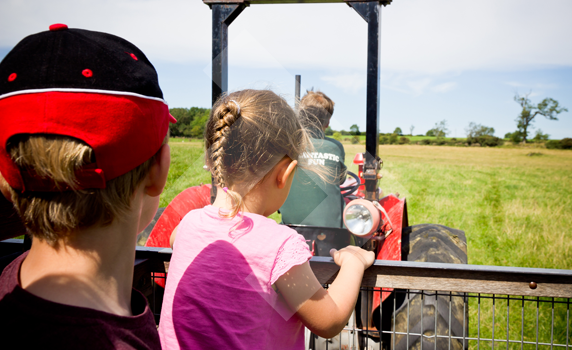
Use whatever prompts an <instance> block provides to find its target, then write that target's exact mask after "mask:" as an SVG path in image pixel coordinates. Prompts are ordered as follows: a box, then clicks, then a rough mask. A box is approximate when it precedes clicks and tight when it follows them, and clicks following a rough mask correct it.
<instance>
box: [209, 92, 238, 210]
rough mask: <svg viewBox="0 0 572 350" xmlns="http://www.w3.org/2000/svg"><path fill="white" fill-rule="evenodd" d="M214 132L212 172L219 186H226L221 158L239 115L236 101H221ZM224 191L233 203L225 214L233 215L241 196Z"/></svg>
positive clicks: (233, 192) (216, 114) (215, 117)
mask: <svg viewBox="0 0 572 350" xmlns="http://www.w3.org/2000/svg"><path fill="white" fill-rule="evenodd" d="M213 117H214V128H215V133H214V137H213V143H212V145H211V149H212V151H213V152H212V154H211V157H210V158H211V161H212V167H211V170H212V173H213V176H214V178H215V180H216V182H217V185H218V186H219V187H220V188H226V186H227V183H226V181H225V175H224V172H223V168H224V166H223V158H224V155H225V146H226V145H227V144H228V138H229V136H230V131H231V127H232V125H233V124H234V123H235V122H236V120H237V119H238V118H239V117H240V106H239V105H238V103H237V102H236V101H231V100H226V101H223V102H222V103H221V104H220V106H219V108H217V109H216V110H215V111H214V113H213ZM225 192H226V193H227V194H228V195H229V196H230V197H231V199H232V201H233V203H234V205H233V210H232V211H231V212H230V213H228V214H227V215H225V216H229V217H234V216H236V214H237V213H238V212H239V211H240V209H242V196H241V195H240V194H239V193H238V192H235V191H232V190H230V189H228V188H227V189H226V190H225Z"/></svg>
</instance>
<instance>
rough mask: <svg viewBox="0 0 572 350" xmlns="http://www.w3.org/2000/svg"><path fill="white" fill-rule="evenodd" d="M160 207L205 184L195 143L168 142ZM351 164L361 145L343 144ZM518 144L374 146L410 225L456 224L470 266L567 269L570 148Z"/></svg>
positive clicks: (387, 189) (571, 213) (386, 186)
mask: <svg viewBox="0 0 572 350" xmlns="http://www.w3.org/2000/svg"><path fill="white" fill-rule="evenodd" d="M170 145H171V169H170V171H169V177H168V179H167V186H166V189H165V191H164V193H163V194H162V195H161V204H160V205H161V206H166V205H167V204H168V203H169V202H170V201H171V200H172V199H173V198H174V197H175V196H176V195H177V194H178V193H180V192H181V191H182V190H184V189H185V188H187V187H190V186H196V185H199V184H201V183H210V173H209V172H208V171H205V170H204V169H203V168H202V167H203V165H204V161H203V150H202V143H201V142H200V141H189V140H185V142H177V141H176V140H171V143H170ZM344 147H345V149H346V163H347V165H348V167H349V169H350V170H353V171H354V172H357V167H356V166H355V165H353V164H351V161H352V160H353V157H354V155H355V154H356V153H358V152H363V150H364V146H363V145H350V144H346V145H345V146H344ZM529 153H530V150H528V149H520V148H464V147H463V148H459V147H446V146H439V147H437V146H422V147H421V146H401V145H399V146H398V145H383V146H380V152H379V154H380V156H381V158H382V159H383V160H384V167H383V169H382V171H381V173H382V174H383V179H382V180H380V182H379V185H380V187H381V188H382V190H383V191H384V193H385V194H389V193H394V192H398V193H400V194H401V195H402V196H404V197H406V198H407V206H408V208H407V209H408V212H409V220H410V224H412V225H413V224H421V223H438V224H442V225H446V226H450V227H455V228H459V229H462V230H464V231H465V232H466V235H467V243H468V246H469V254H468V255H469V263H471V264H481V265H502V266H521V267H542V268H560V269H570V268H572V232H570V230H569V227H570V223H572V176H570V171H571V170H572V152H570V151H561V150H545V149H543V150H540V151H539V152H536V153H541V155H536V156H534V157H531V156H527V154H529Z"/></svg>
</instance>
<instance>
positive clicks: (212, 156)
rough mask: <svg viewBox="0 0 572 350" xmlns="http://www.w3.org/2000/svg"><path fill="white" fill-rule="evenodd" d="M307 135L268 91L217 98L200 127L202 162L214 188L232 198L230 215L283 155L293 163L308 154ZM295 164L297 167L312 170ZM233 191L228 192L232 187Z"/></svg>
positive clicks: (287, 109)
mask: <svg viewBox="0 0 572 350" xmlns="http://www.w3.org/2000/svg"><path fill="white" fill-rule="evenodd" d="M312 148H313V147H312V143H311V141H310V138H309V136H308V132H307V131H306V129H305V128H304V127H303V126H302V123H301V122H300V120H299V119H298V116H297V115H296V113H295V112H294V110H293V109H292V108H291V107H290V106H289V105H288V103H287V102H286V101H285V100H284V99H283V98H282V97H280V96H278V95H276V94H275V93H274V92H272V91H270V90H242V91H237V92H233V93H231V94H229V95H226V96H222V97H221V98H220V99H219V100H218V101H217V102H216V103H215V105H214V106H213V109H212V110H211V114H210V116H209V120H208V122H207V125H206V128H205V150H206V156H205V160H206V162H207V165H208V166H209V167H210V169H211V172H212V175H213V178H214V181H215V183H216V185H217V186H219V187H220V188H222V189H225V188H226V189H225V191H226V193H227V195H228V196H229V197H230V198H231V199H232V210H231V211H230V213H228V214H227V215H225V216H227V217H234V216H236V215H237V213H238V212H239V211H241V210H243V206H244V204H243V203H244V200H243V197H244V196H247V195H248V193H249V192H250V190H251V189H252V188H254V186H256V185H257V184H258V183H259V182H260V181H261V180H262V179H263V178H264V176H266V174H268V172H269V171H271V170H272V168H274V166H276V164H278V162H279V161H280V160H281V159H283V158H284V157H285V156H288V157H290V159H292V160H298V159H299V158H300V156H301V155H302V154H303V153H304V152H307V151H309V150H311V149H312ZM305 164H306V162H298V167H301V168H306V169H308V170H309V171H314V169H312V168H310V167H306V166H305ZM231 188H232V189H231Z"/></svg>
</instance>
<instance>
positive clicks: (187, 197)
mask: <svg viewBox="0 0 572 350" xmlns="http://www.w3.org/2000/svg"><path fill="white" fill-rule="evenodd" d="M210 192H211V185H210V184H208V185H200V186H193V187H190V188H187V189H186V190H184V191H183V192H181V193H179V194H178V195H177V196H176V197H175V198H173V200H172V201H171V203H169V205H168V206H167V208H165V211H164V212H163V214H162V215H161V217H160V218H159V220H157V224H155V227H154V228H153V230H152V231H151V233H150V234H149V238H148V239H147V242H146V243H145V246H146V247H165V248H168V247H170V243H169V240H170V238H171V233H172V232H173V230H174V229H175V227H177V226H178V225H179V223H180V222H181V220H182V219H183V217H184V216H185V215H187V213H188V212H190V211H191V210H193V209H200V208H203V207H205V206H207V205H209V204H210ZM156 275H157V278H156V279H154V281H155V283H157V285H159V286H161V287H163V288H165V278H164V274H162V273H160V274H156Z"/></svg>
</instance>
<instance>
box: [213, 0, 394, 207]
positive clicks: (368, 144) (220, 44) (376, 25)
mask: <svg viewBox="0 0 572 350" xmlns="http://www.w3.org/2000/svg"><path fill="white" fill-rule="evenodd" d="M391 1H392V0H381V1H379V0H369V1H367V0H366V1H356V0H330V1H327V0H326V1H322V0H278V1H269V0H203V2H204V3H205V4H207V5H209V7H210V8H211V10H212V19H213V21H212V25H213V31H212V79H213V82H212V103H213V105H214V103H215V102H216V100H217V99H218V98H219V97H220V96H221V94H223V93H225V92H227V91H228V27H229V26H230V24H231V23H232V22H233V21H234V20H235V19H236V18H237V17H238V16H239V15H240V13H242V11H243V10H244V9H245V8H246V7H247V6H250V5H251V4H278V3H283V4H285V3H342V2H343V3H346V4H347V5H348V6H350V7H352V8H353V9H354V10H355V11H356V12H357V13H358V14H359V15H360V16H361V17H362V18H363V19H364V20H365V21H366V22H367V24H368V29H367V37H368V40H367V92H366V93H367V98H366V104H367V107H366V141H365V150H366V154H365V164H364V172H363V177H364V179H365V189H366V197H365V198H366V199H368V200H376V199H377V180H378V179H377V174H378V172H379V168H380V159H379V157H378V146H379V93H380V91H379V88H380V84H379V80H380V71H381V67H380V59H379V58H380V50H381V45H380V44H381V7H382V6H386V5H389V4H390V3H391ZM212 188H213V193H211V199H212V198H214V197H215V196H216V193H215V191H216V187H215V186H213V187H212Z"/></svg>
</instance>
